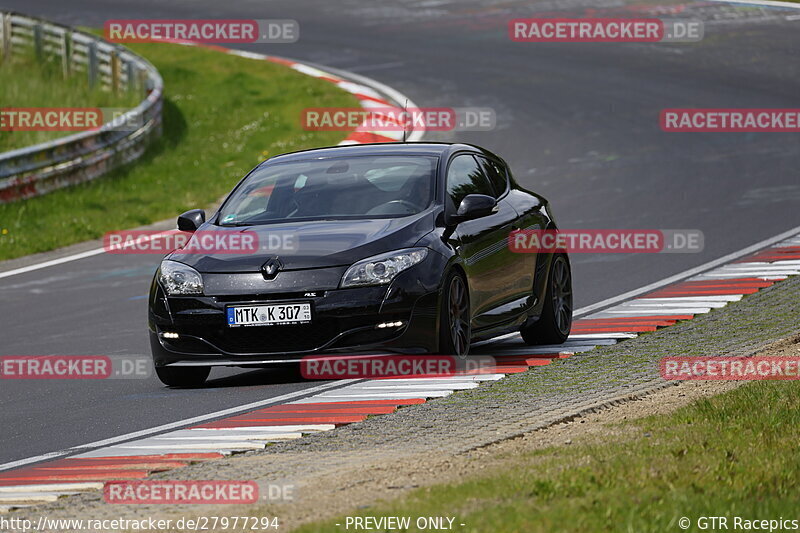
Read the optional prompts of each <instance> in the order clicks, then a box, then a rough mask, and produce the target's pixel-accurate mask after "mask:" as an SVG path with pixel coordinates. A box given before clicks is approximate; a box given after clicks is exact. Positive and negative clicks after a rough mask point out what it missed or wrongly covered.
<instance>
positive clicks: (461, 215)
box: [451, 194, 497, 224]
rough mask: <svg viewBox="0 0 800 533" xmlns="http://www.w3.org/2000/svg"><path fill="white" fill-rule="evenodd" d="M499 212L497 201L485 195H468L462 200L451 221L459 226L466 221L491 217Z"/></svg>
mask: <svg viewBox="0 0 800 533" xmlns="http://www.w3.org/2000/svg"><path fill="white" fill-rule="evenodd" d="M496 211H497V200H496V199H494V198H492V197H491V196H487V195H485V194H468V195H466V196H465V197H464V199H463V200H461V205H459V206H458V211H456V214H455V215H454V216H453V217H451V220H452V221H453V222H454V223H455V224H458V223H459V222H464V221H466V220H474V219H476V218H481V217H485V216H489V215H491V214H492V213H495V212H496Z"/></svg>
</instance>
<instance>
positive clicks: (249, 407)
mask: <svg viewBox="0 0 800 533" xmlns="http://www.w3.org/2000/svg"><path fill="white" fill-rule="evenodd" d="M355 381H357V380H354V379H345V380H341V381H336V382H333V383H324V384H322V385H317V386H316V387H311V388H308V389H304V390H300V391H295V392H290V393H288V394H283V395H281V396H275V397H273V398H268V399H266V400H261V401H258V402H252V403H248V404H245V405H240V406H238V407H231V408H228V409H223V410H222V411H216V412H214V413H209V414H206V415H200V416H195V417H192V418H185V419H183V420H178V421H176V422H171V423H169V424H163V425H161V426H157V427H154V428H150V429H143V430H141V431H134V432H132V433H126V434H125V435H119V436H117V437H112V438H110V439H104V440H100V441H96V442H92V443H88V444H82V445H80V446H75V447H73V448H68V449H65V450H60V451H57V452H52V453H46V454H42V455H37V456H35V457H29V458H27V459H20V460H19V461H11V462H9V463H5V464H0V472H2V471H4V470H10V469H12V468H17V467H20V466H24V465H27V464H30V463H38V462H40V461H45V460H47V459H55V458H56V457H63V456H65V455H69V454H72V453H74V452H76V451H80V450H87V449H91V448H101V447H104V446H110V445H113V444H118V443H121V442H124V441H128V440H133V439H135V438H138V437H147V436H150V435H154V434H156V433H162V432H164V431H167V430H170V429H179V428H183V427H186V426H191V425H193V424H200V423H202V422H209V421H211V420H214V419H216V418H224V417H226V416H231V415H235V414H240V413H242V412H246V411H253V410H255V409H258V408H259V407H265V406H267V405H270V404H274V403H280V402H283V401H284V400H290V399H294V398H297V397H298V396H305V395H307V394H313V393H315V392H319V391H326V390H328V389H331V388H334V387H340V386H342V385H343V384H345V383H353V382H355ZM287 431H288V430H287ZM83 457H86V455H83Z"/></svg>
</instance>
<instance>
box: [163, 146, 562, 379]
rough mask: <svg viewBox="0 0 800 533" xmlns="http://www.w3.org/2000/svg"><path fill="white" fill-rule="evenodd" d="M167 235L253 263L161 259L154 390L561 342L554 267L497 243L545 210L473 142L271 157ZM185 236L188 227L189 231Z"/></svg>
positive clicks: (208, 256)
mask: <svg viewBox="0 0 800 533" xmlns="http://www.w3.org/2000/svg"><path fill="white" fill-rule="evenodd" d="M178 227H179V229H182V230H186V231H197V230H200V232H204V231H213V232H215V233H217V234H218V233H219V232H223V235H232V234H234V233H235V234H236V235H237V236H238V237H241V236H250V237H255V238H257V242H258V243H259V245H258V248H257V250H256V253H244V252H242V253H204V254H199V253H176V252H173V253H172V254H170V255H168V256H167V257H166V258H165V259H164V260H163V262H162V263H161V266H160V268H159V269H158V271H157V272H156V274H155V277H154V279H153V283H152V287H151V291H150V298H149V329H150V342H151V346H152V352H153V359H154V362H155V367H156V371H157V374H158V376H159V378H160V379H161V381H163V382H164V383H165V384H167V385H173V386H191V385H198V384H201V383H202V382H203V381H204V380H205V379H206V378H207V377H208V373H209V370H210V367H212V366H215V365H228V366H247V365H269V364H274V363H287V362H290V361H296V360H297V359H299V358H300V357H302V356H304V355H308V354H323V353H324V354H332V353H334V354H335V353H347V354H364V353H370V354H375V353H400V354H455V355H465V354H467V353H468V352H469V349H470V343H471V342H473V341H477V340H482V339H487V338H490V337H495V336H498V335H502V334H506V333H510V332H513V331H520V332H521V334H522V338H523V339H524V340H525V342H527V343H529V344H545V343H546V344H550V343H560V342H563V341H564V340H565V339H566V338H567V335H568V334H569V331H570V327H571V323H572V288H571V274H570V266H569V260H568V258H567V256H566V255H565V254H560V253H538V254H537V253H514V252H512V251H511V250H510V249H509V246H508V242H509V234H510V233H511V232H512V231H514V230H518V229H542V230H544V229H551V230H552V229H556V226H555V221H554V219H553V215H552V213H551V210H550V207H549V205H548V203H547V201H546V200H545V199H544V198H542V197H541V196H539V195H537V194H535V193H532V192H529V191H526V190H525V189H523V188H521V187H520V186H519V185H518V184H517V183H516V181H515V180H514V178H513V177H512V175H511V172H510V171H509V169H508V166H507V165H506V163H505V162H504V161H503V160H502V159H500V158H499V157H497V156H496V155H495V154H493V153H491V152H489V151H487V150H484V149H482V148H479V147H476V146H470V145H466V144H444V143H441V144H440V143H390V144H372V145H358V146H339V147H334V148H323V149H316V150H306V151H302V152H295V153H291V154H285V155H281V156H277V157H273V158H272V159H269V160H267V161H265V162H263V163H261V164H260V165H258V166H257V167H256V168H255V169H253V170H252V171H251V172H250V173H249V174H248V175H247V176H246V177H245V178H244V179H243V180H242V181H241V182H240V183H239V184H238V185H237V186H236V188H234V189H233V191H232V192H231V194H230V195H229V196H228V198H227V199H226V200H225V202H224V203H223V204H222V206H221V207H220V208H219V210H218V211H217V212H216V213H215V214H214V215H213V216H212V217H211V218H210V219H209V220H205V214H204V212H203V211H201V210H193V211H189V212H187V213H184V214H183V215H181V216H180V217H179V218H178ZM200 232H198V233H196V234H195V235H198V234H199V233H200Z"/></svg>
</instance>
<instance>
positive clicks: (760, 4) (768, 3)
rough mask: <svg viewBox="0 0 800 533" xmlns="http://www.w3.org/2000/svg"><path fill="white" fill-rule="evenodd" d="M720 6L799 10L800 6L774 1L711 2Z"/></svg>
mask: <svg viewBox="0 0 800 533" xmlns="http://www.w3.org/2000/svg"><path fill="white" fill-rule="evenodd" d="M711 1H712V2H719V3H722V4H740V5H744V6H758V7H782V8H786V9H800V4H795V3H792V2H778V1H775V0H711Z"/></svg>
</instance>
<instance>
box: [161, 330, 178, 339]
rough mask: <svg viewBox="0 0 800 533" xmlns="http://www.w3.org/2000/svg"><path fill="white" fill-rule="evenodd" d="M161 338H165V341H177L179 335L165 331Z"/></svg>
mask: <svg viewBox="0 0 800 533" xmlns="http://www.w3.org/2000/svg"><path fill="white" fill-rule="evenodd" d="M161 336H162V337H164V338H165V339H177V338H178V334H177V333H173V332H171V331H165V332H164V333H162V334H161Z"/></svg>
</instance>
